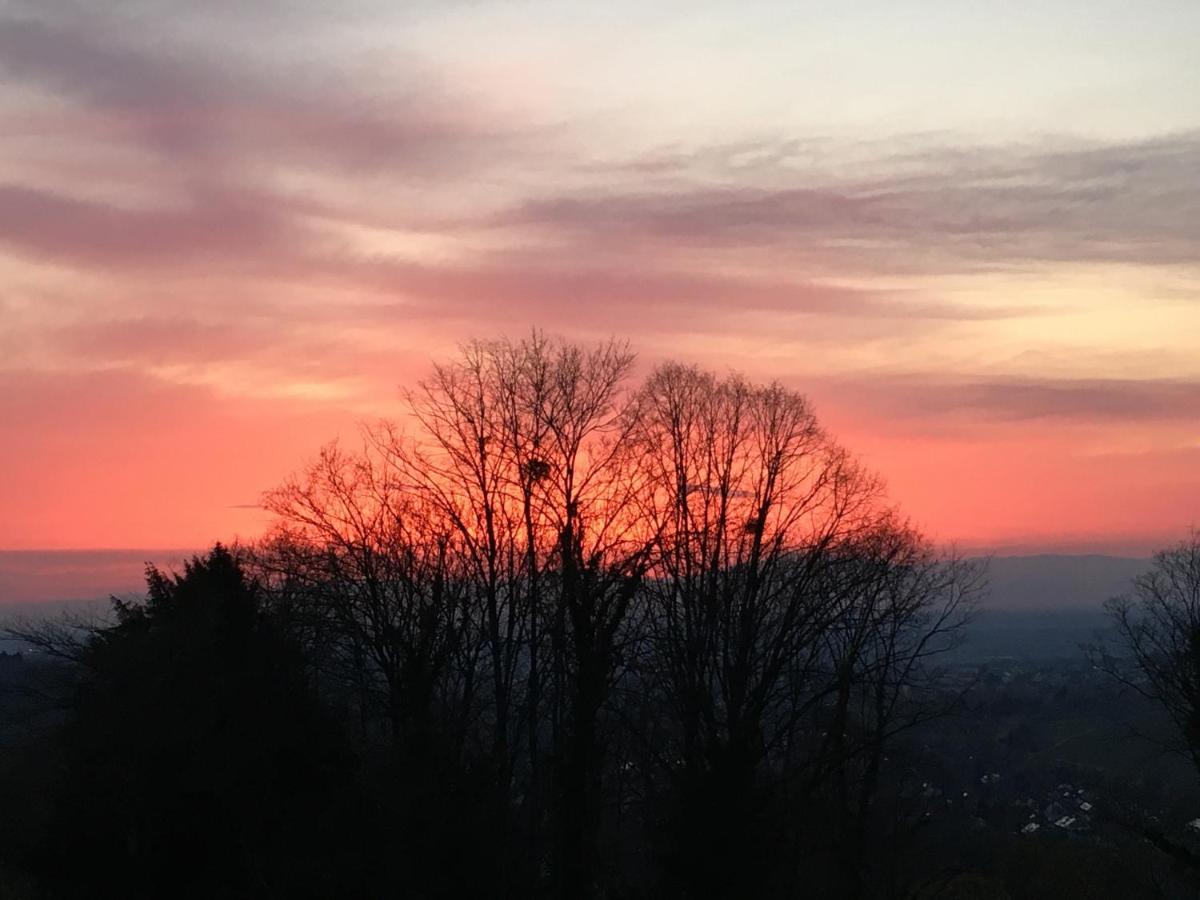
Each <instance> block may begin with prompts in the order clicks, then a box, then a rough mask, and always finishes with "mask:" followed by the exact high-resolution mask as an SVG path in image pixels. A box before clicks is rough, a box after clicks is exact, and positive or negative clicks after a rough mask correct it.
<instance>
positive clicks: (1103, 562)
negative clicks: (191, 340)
mask: <svg viewBox="0 0 1200 900" xmlns="http://www.w3.org/2000/svg"><path fill="white" fill-rule="evenodd" d="M188 555H189V551H185V550H164V549H160V550H145V549H143V550H3V551H0V607H11V606H16V605H24V604H32V603H46V602H51V601H67V600H70V601H79V600H96V599H103V598H107V597H108V596H109V595H111V594H125V593H131V592H140V591H141V590H142V589H143V587H144V585H145V581H144V569H145V564H146V563H147V562H153V563H156V564H158V565H160V566H167V567H178V566H179V565H180V563H181V561H182V560H183V559H184V558H185V557H187V556H188ZM1148 565H1149V561H1148V560H1146V559H1133V558H1126V557H1120V556H1056V555H1041V556H996V557H992V558H991V559H990V561H989V564H988V575H989V579H990V582H991V596H990V599H989V601H988V604H987V605H988V607H989V608H991V609H997V610H1049V611H1069V610H1095V609H1099V607H1100V606H1101V604H1103V602H1104V601H1105V600H1106V599H1108V598H1109V597H1111V596H1112V595H1113V594H1117V593H1120V592H1121V591H1123V590H1125V589H1126V588H1127V587H1128V584H1129V580H1130V579H1131V578H1132V577H1133V576H1135V575H1137V574H1139V573H1141V572H1144V571H1145V570H1146V568H1147V566H1148Z"/></svg>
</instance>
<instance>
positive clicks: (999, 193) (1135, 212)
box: [494, 132, 1200, 272]
mask: <svg viewBox="0 0 1200 900" xmlns="http://www.w3.org/2000/svg"><path fill="white" fill-rule="evenodd" d="M911 142H912V141H911V139H909V140H906V139H904V138H898V139H897V141H896V144H897V145H898V146H899V147H901V148H904V149H903V150H901V151H893V152H891V153H889V152H887V151H885V150H883V149H882V148H880V147H878V145H877V144H873V145H871V146H870V147H868V148H866V153H865V155H864V148H863V147H856V146H854V145H853V144H847V146H845V147H844V148H843V151H844V152H842V153H838V152H837V147H836V144H834V145H832V146H824V147H823V148H822V150H821V152H820V153H817V154H812V158H810V155H809V152H808V151H806V150H805V145H803V144H795V143H792V142H784V143H783V144H782V145H776V144H774V143H773V142H764V143H763V145H762V146H761V148H760V150H759V152H758V153H753V152H752V151H751V148H748V146H747V145H745V144H739V145H735V146H732V147H727V148H722V147H714V148H708V149H706V150H697V151H695V152H693V153H691V154H682V153H676V154H668V155H666V156H665V157H664V156H655V155H652V156H650V157H648V158H647V159H646V161H645V169H644V170H642V171H637V170H636V169H635V170H634V171H635V174H636V175H639V176H642V177H640V178H637V179H635V180H633V181H632V182H630V179H629V178H627V179H626V181H627V182H630V183H627V184H625V185H624V187H623V188H620V189H613V188H611V187H608V188H606V189H604V190H599V189H597V190H589V189H582V190H577V191H572V192H562V193H559V194H553V195H546V196H543V197H540V198H533V199H529V200H527V201H526V202H524V203H522V204H520V205H518V206H517V207H515V208H513V209H511V210H509V211H507V212H505V213H502V214H500V215H499V216H497V217H496V219H495V223H494V224H495V225H496V227H502V228H503V227H512V226H521V227H526V228H541V229H545V230H546V231H548V232H566V233H568V234H571V235H573V236H574V237H575V239H576V240H577V241H579V242H580V243H581V244H585V245H586V244H596V243H598V244H603V245H605V246H612V245H622V244H623V245H626V246H629V245H632V244H633V243H635V242H638V243H641V244H643V245H644V244H645V243H646V242H648V241H650V242H656V243H657V244H659V245H668V246H669V245H684V246H692V247H700V248H704V247H707V248H718V249H726V250H731V251H737V250H741V251H744V250H746V249H749V248H755V247H770V248H776V249H777V250H781V251H786V252H787V253H789V254H790V258H792V259H793V260H812V261H820V260H825V261H827V262H829V261H834V262H836V264H838V265H842V266H849V267H854V268H857V269H859V270H861V271H875V270H878V269H880V268H884V269H890V270H899V271H912V270H916V271H932V272H946V271H955V270H961V269H964V268H967V269H970V268H980V267H986V266H998V265H1014V264H1015V265H1021V264H1026V263H1030V262H1121V263H1140V264H1148V265H1159V264H1167V265H1176V264H1179V265H1190V266H1195V265H1196V263H1197V261H1198V260H1200V229H1197V228H1196V227H1195V223H1196V222H1197V221H1200V181H1198V180H1197V179H1196V178H1195V177H1194V173H1195V172H1196V171H1200V132H1187V133H1182V134H1174V135H1165V136H1159V137H1154V138H1148V139H1145V140H1141V141H1132V142H1119V143H1109V144H1081V143H1079V142H1059V144H1058V145H1054V146H1049V147H1047V146H1043V145H1039V144H1024V145H1021V144H1016V145H1011V146H991V147H989V146H978V147H971V146H963V145H962V144H961V143H956V142H954V141H953V139H952V138H950V137H949V136H946V135H937V136H932V137H926V138H923V139H921V142H920V143H919V145H918V147H916V148H908V147H905V145H906V143H911ZM872 153H874V154H875V155H872ZM747 154H750V158H751V159H752V160H753V164H745V165H734V164H733V163H732V162H731V159H732V158H735V157H738V156H742V157H745V156H746V155H747ZM840 156H846V157H850V158H853V159H855V161H856V163H857V164H856V166H854V167H853V170H854V172H855V174H852V175H847V174H846V172H845V170H844V167H843V166H839V165H838V164H836V163H829V162H828V160H829V159H830V158H833V159H837V158H839V157H840ZM821 161H825V162H824V164H822V162H821ZM631 165H634V164H631V163H628V162H626V163H623V164H622V166H621V167H618V168H617V169H615V170H610V171H609V172H608V174H609V176H610V177H618V175H619V173H620V171H621V168H625V169H628V168H629V167H630V166H631ZM647 173H649V174H650V175H652V176H654V177H653V178H651V179H650V180H649V183H648V184H647V178H646V177H645V176H646V175H647ZM864 173H865V174H864ZM654 179H657V182H655V180H654Z"/></svg>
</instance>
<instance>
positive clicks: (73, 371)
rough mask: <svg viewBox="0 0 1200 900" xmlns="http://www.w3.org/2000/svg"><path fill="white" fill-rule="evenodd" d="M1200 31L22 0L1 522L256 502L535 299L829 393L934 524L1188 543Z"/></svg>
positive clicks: (188, 521) (1187, 12)
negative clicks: (438, 365) (445, 360)
mask: <svg viewBox="0 0 1200 900" xmlns="http://www.w3.org/2000/svg"><path fill="white" fill-rule="evenodd" d="M842 7H844V8H842ZM1198 42H1200V4H1197V3H1195V2H1194V0H1177V2H1165V0H1143V2H1139V3H1136V4H1133V3H1128V2H1120V3H1118V2H1107V0H1087V2H1083V0H1079V2H1067V0H1042V2H1038V3H1033V2H1028V3H1026V2H1015V3H1006V4H998V3H997V4H985V3H976V2H962V0H954V2H949V0H947V2H909V3H897V2H894V0H888V2H856V3H852V4H850V3H848V4H829V3H807V2H787V3H784V2H747V0H742V2H737V3H733V2H727V3H710V2H704V0H690V2H686V3H682V2H681V3H675V2H654V3H646V2H636V3H635V2H627V0H610V2H606V3H586V4H585V3H574V2H566V0H554V2H521V0H476V2H454V0H437V2H432V0H429V2H425V0H411V2H406V3H401V4H398V3H395V2H375V0H359V2H349V3H336V4H331V3H317V2H307V0H305V2H295V3H286V4H285V3H277V2H270V0H264V2H261V3H254V4H245V3H240V2H233V0H213V2H208V3H203V4H197V3H191V2H183V0H140V2H138V0H108V2H105V3H94V2H86V0H81V2H70V0H35V2H25V0H0V123H3V124H2V127H0V549H6V550H31V549H50V550H63V549H77V548H139V547H202V546H204V545H206V544H208V543H211V542H212V541H213V540H215V539H218V538H219V539H230V538H232V537H234V536H241V537H253V536H254V535H256V534H258V533H260V532H261V530H262V529H263V528H264V527H265V525H266V524H267V521H266V519H265V516H264V513H263V512H262V511H261V510H260V509H258V508H257V503H258V500H259V497H260V495H261V493H262V492H263V491H264V490H266V489H269V488H271V487H272V486H274V485H276V484H278V483H279V482H280V481H281V480H282V479H283V478H284V477H285V476H286V475H287V474H288V473H290V472H292V471H294V470H295V469H297V468H298V467H300V466H301V465H303V463H304V462H305V461H306V460H307V459H309V458H310V457H311V456H312V455H313V454H314V453H315V452H316V450H317V449H318V448H319V447H320V446H321V445H322V444H324V443H326V442H327V441H329V440H330V439H333V438H335V437H340V438H341V439H343V440H353V439H354V436H355V434H356V433H357V430H358V427H359V424H360V423H362V422H364V421H371V420H374V419H376V418H378V417H381V416H398V415H400V414H401V412H402V404H401V400H400V388H401V386H403V385H406V384H411V383H412V382H413V381H414V380H415V379H417V378H419V377H421V376H422V375H423V374H424V373H426V372H427V371H428V369H429V367H430V365H431V364H432V363H433V362H434V361H435V360H438V359H442V358H445V357H447V356H449V355H451V354H453V353H454V352H455V348H456V346H457V345H458V344H459V343H460V342H462V341H464V340H467V339H470V338H474V337H491V336H495V335H508V336H511V337H520V336H522V335H524V334H526V333H528V331H529V329H530V328H531V327H535V326H536V327H540V328H543V329H545V330H546V331H548V332H549V333H551V334H555V335H561V336H563V337H565V338H568V339H572V340H583V341H589V340H595V339H599V338H605V337H608V336H610V335H616V336H618V337H626V338H629V339H630V341H631V342H632V345H633V347H634V349H635V350H636V351H637V352H638V355H639V356H638V358H639V363H638V364H639V367H640V368H641V370H642V371H645V370H648V369H649V367H651V366H653V365H654V364H655V363H656V362H658V361H661V360H663V359H668V358H674V359H679V360H684V361H687V362H694V363H698V364H700V365H703V366H707V367H710V368H713V369H717V370H720V371H724V370H728V369H737V370H740V371H742V372H744V373H746V374H747V375H749V376H751V377H753V378H756V379H762V380H767V379H778V380H780V381H782V382H783V383H785V384H787V385H789V386H791V387H794V388H797V389H799V390H801V391H803V392H804V393H806V394H807V395H808V397H809V398H810V399H811V401H812V403H813V404H814V406H815V408H816V410H817V413H818V415H819V417H820V419H821V421H822V422H823V423H824V424H825V425H827V426H828V428H829V429H830V430H831V431H832V432H833V433H835V434H836V435H837V436H838V437H839V438H840V439H841V440H842V442H843V443H845V444H846V445H847V446H848V447H849V448H850V449H851V450H852V451H854V452H855V453H857V454H858V455H859V456H860V457H861V458H862V459H863V460H864V462H865V463H866V464H867V465H868V466H870V467H871V468H872V469H874V470H875V471H877V472H878V473H880V474H881V475H882V477H883V478H884V479H885V480H886V482H887V484H888V490H889V495H890V497H891V498H892V499H893V500H894V501H895V502H896V503H897V504H899V506H900V507H901V508H902V509H903V510H905V511H906V512H907V513H908V514H909V515H910V516H911V517H912V518H913V520H914V522H915V523H916V524H917V525H919V526H920V527H922V528H924V529H925V530H926V531H927V533H929V534H930V535H931V536H932V537H933V538H934V539H936V540H938V541H941V542H955V543H957V544H958V545H959V546H962V547H965V548H968V549H987V550H999V551H1005V550H1013V549H1021V550H1023V551H1050V550H1070V551H1082V550H1103V551H1105V552H1114V553H1129V554H1134V553H1144V552H1146V551H1147V550H1149V549H1152V548H1153V547H1155V546H1158V545H1160V544H1162V543H1165V542H1168V541H1173V540H1175V539H1177V538H1179V537H1182V536H1183V535H1184V534H1185V533H1186V531H1187V530H1188V529H1189V528H1190V527H1191V526H1192V525H1193V524H1196V523H1197V522H1198V521H1200V353H1198V352H1197V351H1198V349H1200V92H1197V90H1196V85H1197V84H1200V54H1197V53H1196V50H1195V48H1196V46H1197V44H1198Z"/></svg>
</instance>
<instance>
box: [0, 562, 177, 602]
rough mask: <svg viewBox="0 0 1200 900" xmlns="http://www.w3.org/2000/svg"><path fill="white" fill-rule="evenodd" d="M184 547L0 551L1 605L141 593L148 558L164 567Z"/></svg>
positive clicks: (144, 582) (171, 565) (170, 564)
mask: <svg viewBox="0 0 1200 900" xmlns="http://www.w3.org/2000/svg"><path fill="white" fill-rule="evenodd" d="M189 555H190V552H189V551H185V550H144V549H143V550H137V549H133V550H0V607H11V606H20V605H25V604H34V603H39V604H40V603H47V602H54V601H80V600H97V599H107V598H108V597H109V596H111V595H113V594H127V593H133V592H141V591H142V590H143V589H144V588H145V586H146V575H145V570H146V563H148V562H152V563H155V564H156V565H159V566H166V567H168V568H171V567H176V566H178V565H180V563H181V562H182V560H184V559H185V558H187V557H188V556H189Z"/></svg>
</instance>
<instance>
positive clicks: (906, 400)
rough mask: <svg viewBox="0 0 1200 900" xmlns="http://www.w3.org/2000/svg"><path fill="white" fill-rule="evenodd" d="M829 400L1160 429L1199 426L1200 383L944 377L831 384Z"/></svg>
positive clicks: (902, 412) (928, 413)
mask: <svg viewBox="0 0 1200 900" xmlns="http://www.w3.org/2000/svg"><path fill="white" fill-rule="evenodd" d="M822 390H823V393H825V395H826V396H829V397H830V398H832V399H834V400H835V401H836V402H839V403H843V404H847V405H850V406H852V407H856V408H859V409H865V410H869V411H873V412H875V413H878V414H880V415H884V416H904V417H911V418H919V419H924V420H938V419H949V420H958V421H963V422H998V423H1014V422H1026V421H1034V420H1047V419H1050V420H1071V421H1080V422H1100V423H1107V424H1120V423H1127V424H1128V423H1156V422H1157V423H1162V422H1187V421H1191V420H1195V419H1198V418H1200V380H1188V379H1168V378H1143V379H1133V378H1053V377H1035V376H1030V377H1023V378H1022V377H1011V378H993V379H982V378H981V379H974V378H969V377H964V376H957V377H956V376H949V375H946V374H940V373H925V374H905V375H896V376H890V377H889V376H884V375H862V376H858V377H853V376H845V377H841V378H831V379H826V380H824V381H823V382H822Z"/></svg>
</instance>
